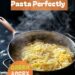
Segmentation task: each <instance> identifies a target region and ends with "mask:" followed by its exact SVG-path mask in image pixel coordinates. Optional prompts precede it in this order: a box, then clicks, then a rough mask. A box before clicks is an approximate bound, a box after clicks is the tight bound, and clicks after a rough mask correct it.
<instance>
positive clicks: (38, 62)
mask: <svg viewBox="0 0 75 75" xmlns="http://www.w3.org/2000/svg"><path fill="white" fill-rule="evenodd" d="M21 57H22V60H26V61H27V62H28V63H29V64H31V67H32V69H33V70H36V71H53V70H58V69H61V68H64V67H67V66H68V65H70V64H71V63H72V61H73V59H72V58H73V54H72V52H70V49H69V48H67V47H64V46H62V45H58V44H50V43H44V42H41V41H35V42H33V43H30V44H28V45H27V46H25V47H24V48H23V49H22V53H21Z"/></svg>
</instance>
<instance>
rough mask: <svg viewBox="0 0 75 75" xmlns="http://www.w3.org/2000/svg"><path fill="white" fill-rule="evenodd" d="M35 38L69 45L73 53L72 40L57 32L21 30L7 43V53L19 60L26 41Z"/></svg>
mask: <svg viewBox="0 0 75 75" xmlns="http://www.w3.org/2000/svg"><path fill="white" fill-rule="evenodd" d="M35 40H40V41H43V42H47V43H56V44H60V45H63V46H65V47H69V48H70V50H71V52H73V54H74V55H75V44H74V42H73V41H72V40H71V39H70V38H68V37H66V36H65V35H62V34H60V33H58V32H53V31H52V32H48V31H40V30H39V31H29V32H23V33H21V34H18V35H16V36H15V38H14V39H13V40H12V41H11V43H10V45H9V54H10V56H11V58H12V59H13V60H14V61H16V60H21V57H20V54H21V52H22V51H21V50H22V48H23V47H25V46H26V45H27V44H28V43H31V42H34V41H35Z"/></svg>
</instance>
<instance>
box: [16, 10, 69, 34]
mask: <svg viewBox="0 0 75 75" xmlns="http://www.w3.org/2000/svg"><path fill="white" fill-rule="evenodd" d="M19 19H20V21H21V23H20V24H19V25H18V27H17V28H16V29H17V30H20V31H29V30H40V29H41V30H48V31H57V32H61V33H64V32H69V30H70V24H69V22H70V18H69V16H68V14H67V13H65V12H57V11H24V12H23V16H22V17H20V18H19Z"/></svg>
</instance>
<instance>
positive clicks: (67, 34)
mask: <svg viewBox="0 0 75 75" xmlns="http://www.w3.org/2000/svg"><path fill="white" fill-rule="evenodd" d="M65 35H66V36H68V37H70V38H71V39H73V40H74V42H75V37H74V36H72V35H71V34H69V33H65Z"/></svg>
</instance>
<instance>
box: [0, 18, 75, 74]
mask: <svg viewBox="0 0 75 75" xmlns="http://www.w3.org/2000/svg"><path fill="white" fill-rule="evenodd" d="M0 23H2V24H3V26H4V27H6V28H7V29H8V30H9V31H11V32H12V33H13V39H12V40H11V42H10V43H9V45H8V48H7V52H8V55H9V57H10V59H11V60H12V62H14V61H15V60H16V61H17V60H21V58H20V52H21V49H22V48H23V47H24V46H25V45H26V44H28V43H30V42H33V41H35V40H36V39H39V40H42V41H44V42H47V43H51V42H52V43H57V44H61V45H63V46H65V47H69V48H70V50H71V52H72V53H73V54H74V57H75V43H74V41H73V40H72V39H71V38H69V37H68V36H65V35H63V34H61V33H58V32H54V31H44V30H34V31H27V32H20V33H19V31H16V30H15V29H14V28H12V27H11V25H10V24H9V23H8V22H7V21H6V20H5V19H4V18H2V17H0ZM15 34H17V35H15ZM68 35H69V34H68ZM69 36H70V37H72V36H71V35H69ZM6 60H7V59H6ZM6 60H4V62H3V64H4V65H5V66H6V67H7V68H8V66H7V65H6V64H5V61H6ZM74 61H75V59H74V60H73V62H72V64H71V65H73V64H74ZM71 65H69V66H68V67H66V68H64V69H67V68H69V67H70V66H71ZM64 69H60V70H56V71H48V72H39V71H34V75H49V74H51V73H52V74H54V73H57V72H61V71H64Z"/></svg>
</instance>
